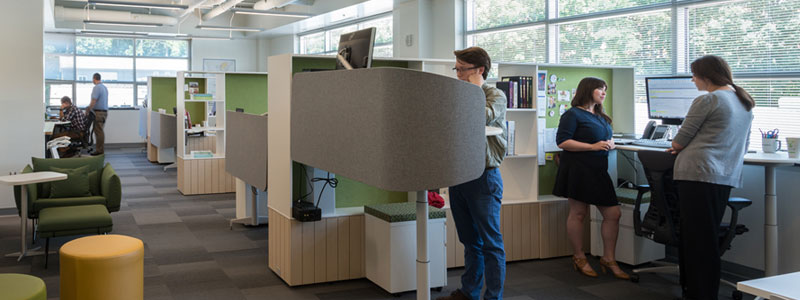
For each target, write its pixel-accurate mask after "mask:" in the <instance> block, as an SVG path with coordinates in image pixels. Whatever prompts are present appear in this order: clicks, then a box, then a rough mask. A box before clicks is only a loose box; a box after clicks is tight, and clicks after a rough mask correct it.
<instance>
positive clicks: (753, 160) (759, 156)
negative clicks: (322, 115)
mask: <svg viewBox="0 0 800 300" xmlns="http://www.w3.org/2000/svg"><path fill="white" fill-rule="evenodd" d="M617 149H618V150H627V151H659V152H664V151H666V149H663V148H653V147H642V146H634V145H617ZM744 162H745V163H747V164H777V165H792V164H800V158H789V154H788V153H786V152H777V153H763V152H758V153H747V154H745V155H744Z"/></svg>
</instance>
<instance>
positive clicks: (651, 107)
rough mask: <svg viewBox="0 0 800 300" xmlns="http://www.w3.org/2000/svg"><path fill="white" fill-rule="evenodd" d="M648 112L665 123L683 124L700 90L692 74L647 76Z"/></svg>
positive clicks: (701, 93) (651, 116)
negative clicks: (693, 80)
mask: <svg viewBox="0 0 800 300" xmlns="http://www.w3.org/2000/svg"><path fill="white" fill-rule="evenodd" d="M645 84H646V87H647V88H646V90H647V114H648V116H649V117H650V119H661V124H664V125H681V123H683V119H685V118H686V113H687V112H689V107H690V106H692V102H693V101H694V99H695V98H697V97H698V96H700V95H703V94H705V93H706V92H705V91H698V90H697V87H696V86H695V85H694V82H692V77H691V76H671V77H647V78H645Z"/></svg>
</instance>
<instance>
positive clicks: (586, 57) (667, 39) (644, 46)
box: [558, 10, 673, 74]
mask: <svg viewBox="0 0 800 300" xmlns="http://www.w3.org/2000/svg"><path fill="white" fill-rule="evenodd" d="M670 15H671V14H670V12H669V11H668V10H664V11H657V12H652V13H647V14H637V15H627V16H620V17H612V18H603V19H595V20H589V21H583V22H575V23H569V24H561V25H558V40H559V43H558V45H559V48H558V57H559V62H560V63H565V64H584V65H615V66H633V67H634V68H635V71H636V74H669V73H670V72H671V71H672V56H671V50H672V48H673V47H672V35H671V26H670V20H671V17H670Z"/></svg>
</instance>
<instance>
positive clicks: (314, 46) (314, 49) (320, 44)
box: [300, 32, 325, 54]
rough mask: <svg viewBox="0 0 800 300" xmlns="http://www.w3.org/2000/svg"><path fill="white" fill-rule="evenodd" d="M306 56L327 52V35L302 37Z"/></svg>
mask: <svg viewBox="0 0 800 300" xmlns="http://www.w3.org/2000/svg"><path fill="white" fill-rule="evenodd" d="M300 40H301V44H302V45H303V52H302V53H305V54H318V53H323V52H325V33H324V32H320V33H315V34H311V35H306V36H302V37H300Z"/></svg>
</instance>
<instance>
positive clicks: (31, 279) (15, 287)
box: [0, 273, 47, 300]
mask: <svg viewBox="0 0 800 300" xmlns="http://www.w3.org/2000/svg"><path fill="white" fill-rule="evenodd" d="M0 291H2V296H0V297H2V298H3V299H8V300H46V299H47V288H46V287H45V285H44V281H42V279H40V278H39V277H35V276H31V275H26V274H14V273H7V274H0Z"/></svg>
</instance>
